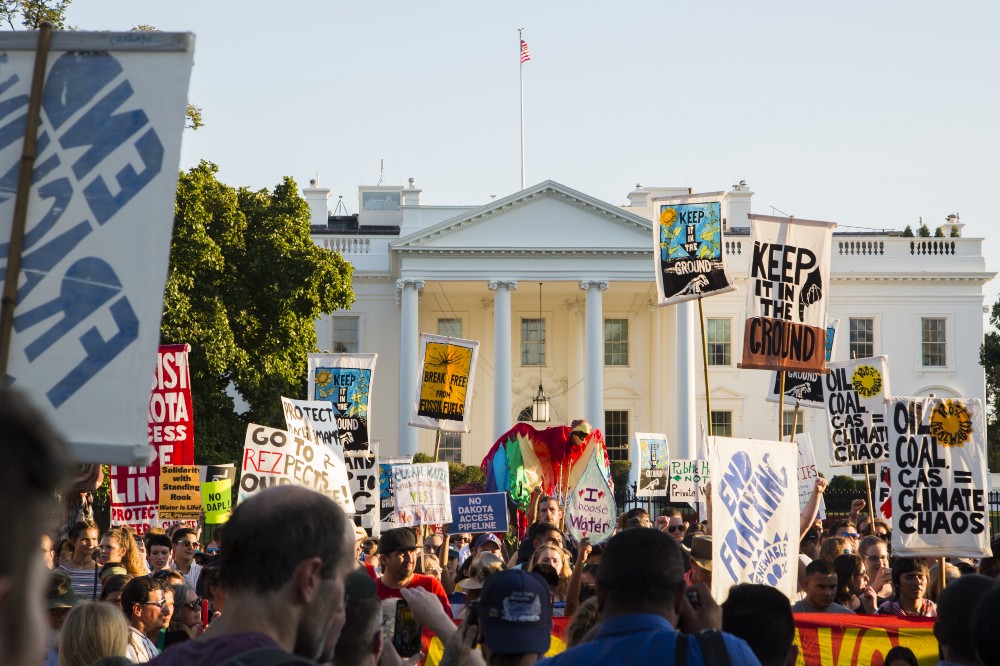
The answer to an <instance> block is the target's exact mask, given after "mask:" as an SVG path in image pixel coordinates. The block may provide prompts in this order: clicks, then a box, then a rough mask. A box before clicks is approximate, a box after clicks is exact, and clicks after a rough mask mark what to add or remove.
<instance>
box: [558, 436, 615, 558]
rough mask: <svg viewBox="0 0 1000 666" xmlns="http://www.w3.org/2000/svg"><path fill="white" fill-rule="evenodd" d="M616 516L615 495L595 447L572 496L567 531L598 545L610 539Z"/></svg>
mask: <svg viewBox="0 0 1000 666" xmlns="http://www.w3.org/2000/svg"><path fill="white" fill-rule="evenodd" d="M617 517H618V513H617V508H616V506H615V496H614V493H613V492H611V486H609V485H608V480H607V479H605V478H604V474H603V473H602V472H601V467H600V465H599V464H598V462H597V451H596V450H595V451H593V452H592V453H591V456H590V460H589V461H587V467H586V468H585V469H584V470H583V474H581V475H580V479H579V481H577V482H576V486H574V487H573V491H572V494H570V496H569V502H568V505H567V507H566V532H567V533H568V534H569V535H570V536H571V537H572V538H573V539H574V540H576V541H577V542H579V541H580V540H581V539H584V538H587V539H590V543H591V544H593V545H595V546H596V545H598V544H601V543H604V542H605V541H607V540H608V539H610V538H611V533H612V532H613V531H614V529H615V521H616V519H617Z"/></svg>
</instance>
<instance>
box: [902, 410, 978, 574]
mask: <svg viewBox="0 0 1000 666" xmlns="http://www.w3.org/2000/svg"><path fill="white" fill-rule="evenodd" d="M888 404H889V409H888V416H889V428H890V437H891V440H892V444H891V449H892V455H891V456H890V458H889V473H890V489H891V493H892V518H893V524H894V529H893V531H892V554H893V555H895V556H898V557H987V556H989V555H990V554H991V551H990V537H989V505H988V503H987V501H986V493H987V489H988V486H987V479H986V429H985V419H984V417H983V405H982V402H981V401H979V400H975V399H966V398H890V399H889V403H888Z"/></svg>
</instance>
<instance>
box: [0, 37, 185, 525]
mask: <svg viewBox="0 0 1000 666" xmlns="http://www.w3.org/2000/svg"><path fill="white" fill-rule="evenodd" d="M37 41H38V33H36V32H20V33H6V34H4V36H3V40H2V42H3V44H2V51H3V71H4V73H3V85H2V86H0V134H2V136H3V137H4V138H3V140H2V141H0V173H2V174H4V175H3V176H2V181H3V183H2V185H0V274H3V273H4V272H6V270H7V252H8V250H9V246H10V239H11V229H12V226H13V215H14V207H15V195H14V193H15V191H16V189H17V180H18V169H19V165H20V164H21V159H22V148H23V146H22V139H23V135H24V131H25V126H26V117H27V114H26V111H27V105H28V98H29V91H30V86H31V82H32V70H33V67H34V62H35V48H36V46H37ZM193 55H194V36H193V35H191V34H179V33H165V32H143V33H134V32H129V33H120V32H117V33H116V32H101V33H96V32H95V33H87V32H73V31H69V30H58V31H55V32H54V33H53V35H52V45H51V52H50V53H49V56H48V61H47V64H46V70H45V81H44V88H43V91H42V100H41V110H40V118H39V125H38V136H37V157H36V159H35V162H34V172H33V179H32V183H31V190H30V194H29V196H28V201H27V220H26V229H25V235H24V247H23V252H22V262H21V273H20V276H19V278H18V284H19V288H18V292H17V304H16V307H15V311H14V322H13V337H12V340H11V346H10V363H9V367H8V368H7V373H8V380H7V381H8V384H10V385H13V386H16V387H17V388H18V389H19V390H21V391H23V392H25V393H27V394H28V395H29V396H31V398H32V400H33V402H35V403H36V404H37V405H38V406H39V408H40V409H42V411H43V412H44V413H45V414H46V416H47V417H49V419H50V421H51V422H52V424H53V425H54V426H55V427H56V429H57V430H59V431H60V432H61V434H62V435H63V436H64V437H65V438H66V439H67V441H69V442H70V444H71V447H72V450H73V456H74V458H75V459H76V460H78V461H81V462H93V463H104V464H107V463H111V464H115V465H123V466H129V465H136V464H139V465H145V464H147V463H148V462H149V460H150V458H149V454H150V451H149V448H148V447H147V446H146V445H145V444H144V443H143V442H144V441H145V440H146V436H145V429H146V423H145V419H144V418H143V414H144V413H145V412H146V404H147V401H148V399H149V393H148V390H149V384H148V382H147V376H148V375H147V374H146V373H147V372H149V371H151V370H152V369H153V365H154V362H155V360H156V349H157V346H158V344H159V338H160V316H161V314H162V311H163V288H164V285H165V283H166V279H167V264H168V257H169V253H170V236H171V233H172V230H173V220H174V197H175V195H176V192H177V174H178V171H177V167H178V163H179V160H180V142H181V132H182V131H183V129H184V109H185V107H186V104H187V99H188V96H187V92H188V79H189V78H190V74H191V64H192V59H193ZM181 462H188V461H181ZM165 464H166V463H165ZM130 483H131V484H132V487H133V488H135V489H136V490H140V489H141V487H142V486H143V484H146V483H152V485H153V487H156V486H157V485H158V484H157V481H156V480H155V478H153V479H151V478H150V477H148V476H145V477H140V476H139V475H135V476H130V480H129V481H127V482H125V483H124V484H123V486H122V488H121V489H122V490H127V488H128V485H129V484H130ZM141 495H142V493H141V492H140V493H139V494H138V495H135V496H134V498H135V500H136V502H135V507H134V508H135V510H133V508H132V507H130V508H129V509H128V510H127V511H125V510H123V511H122V512H121V513H120V514H119V516H118V520H119V524H123V523H124V524H135V525H139V524H140V523H139V522H138V521H140V520H141V521H144V522H145V521H148V520H150V519H155V515H150V513H149V511H150V508H151V507H152V508H153V509H154V510H155V500H156V498H155V490H154V491H152V497H151V498H147V497H144V496H141ZM147 499H149V500H150V501H149V502H146V500H147ZM140 500H141V501H140ZM140 504H141V506H142V508H140V506H139V505H140ZM125 513H129V514H131V517H126V516H125V515H124V514H125Z"/></svg>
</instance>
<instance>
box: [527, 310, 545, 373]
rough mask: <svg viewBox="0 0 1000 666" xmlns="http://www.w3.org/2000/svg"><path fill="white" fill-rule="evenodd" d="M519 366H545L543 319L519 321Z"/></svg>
mask: <svg viewBox="0 0 1000 666" xmlns="http://www.w3.org/2000/svg"><path fill="white" fill-rule="evenodd" d="M521 365H545V320H544V319H521Z"/></svg>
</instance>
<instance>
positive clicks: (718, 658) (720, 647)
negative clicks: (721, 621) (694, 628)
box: [695, 629, 733, 666]
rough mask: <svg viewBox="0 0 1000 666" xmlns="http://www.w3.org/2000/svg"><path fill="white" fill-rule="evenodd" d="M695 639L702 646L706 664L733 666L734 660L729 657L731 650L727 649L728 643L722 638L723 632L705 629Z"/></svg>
mask: <svg viewBox="0 0 1000 666" xmlns="http://www.w3.org/2000/svg"><path fill="white" fill-rule="evenodd" d="M695 639H696V640H697V641H698V645H699V647H701V653H702V654H703V655H704V657H705V663H706V664H712V665H713V666H732V664H733V662H732V660H731V659H730V658H729V650H727V649H726V643H725V641H723V640H722V632H721V631H715V630H714V629H713V630H711V631H705V632H702V633H700V634H698V635H697V636H695Z"/></svg>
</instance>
